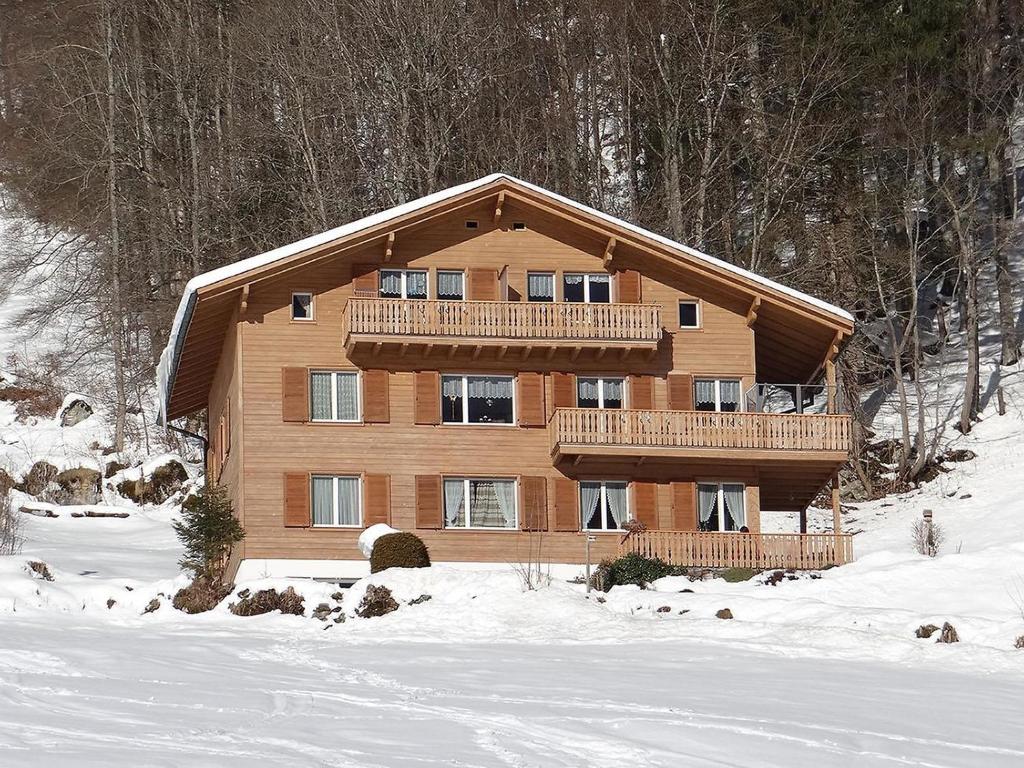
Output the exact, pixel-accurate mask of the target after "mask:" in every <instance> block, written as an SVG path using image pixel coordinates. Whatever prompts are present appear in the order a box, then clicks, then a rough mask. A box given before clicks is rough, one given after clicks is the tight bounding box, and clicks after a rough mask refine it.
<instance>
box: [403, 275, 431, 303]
mask: <svg viewBox="0 0 1024 768" xmlns="http://www.w3.org/2000/svg"><path fill="white" fill-rule="evenodd" d="M405 295H406V296H408V297H409V298H410V299H414V298H419V299H423V298H426V296H427V273H426V272H406V273H405Z"/></svg>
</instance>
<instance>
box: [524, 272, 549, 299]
mask: <svg viewBox="0 0 1024 768" xmlns="http://www.w3.org/2000/svg"><path fill="white" fill-rule="evenodd" d="M526 299H527V301H541V302H548V301H554V300H555V273H554V272H527V273H526Z"/></svg>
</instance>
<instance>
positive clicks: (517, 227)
mask: <svg viewBox="0 0 1024 768" xmlns="http://www.w3.org/2000/svg"><path fill="white" fill-rule="evenodd" d="M525 229H526V222H525V221H513V222H512V231H513V232H523V231H524V230H525Z"/></svg>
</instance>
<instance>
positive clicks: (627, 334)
mask: <svg viewBox="0 0 1024 768" xmlns="http://www.w3.org/2000/svg"><path fill="white" fill-rule="evenodd" d="M345 327H346V330H347V332H348V333H350V334H359V335H368V336H420V337H429V338H443V337H451V338H466V339H488V338H493V339H523V340H531V339H535V340H545V339H551V340H578V341H581V342H590V343H593V342H610V343H616V342H633V343H635V342H647V343H650V344H651V345H654V344H657V342H658V340H659V339H660V338H661V309H660V307H659V306H658V305H655V304H583V303H575V302H553V303H541V302H526V301H427V300H424V299H380V298H361V297H352V298H350V299H349V300H348V302H347V304H346V306H345Z"/></svg>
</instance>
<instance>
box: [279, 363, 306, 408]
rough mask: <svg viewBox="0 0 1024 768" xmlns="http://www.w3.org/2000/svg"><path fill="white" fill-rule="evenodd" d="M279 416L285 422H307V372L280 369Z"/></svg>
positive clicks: (298, 369) (301, 369)
mask: <svg viewBox="0 0 1024 768" xmlns="http://www.w3.org/2000/svg"><path fill="white" fill-rule="evenodd" d="M281 415H282V418H283V419H284V420H285V421H309V372H308V371H307V370H306V369H305V368H282V369H281Z"/></svg>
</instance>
